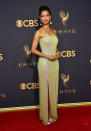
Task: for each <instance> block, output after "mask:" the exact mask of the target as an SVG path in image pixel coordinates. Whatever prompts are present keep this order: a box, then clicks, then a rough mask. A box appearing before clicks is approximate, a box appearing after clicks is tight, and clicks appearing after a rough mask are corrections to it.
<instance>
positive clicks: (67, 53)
mask: <svg viewBox="0 0 91 131" xmlns="http://www.w3.org/2000/svg"><path fill="white" fill-rule="evenodd" d="M61 56H62V57H75V50H72V51H70V50H68V51H62V52H61Z"/></svg>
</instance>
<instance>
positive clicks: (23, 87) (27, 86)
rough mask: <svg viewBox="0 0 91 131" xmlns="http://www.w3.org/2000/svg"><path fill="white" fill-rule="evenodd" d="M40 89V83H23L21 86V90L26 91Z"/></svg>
mask: <svg viewBox="0 0 91 131" xmlns="http://www.w3.org/2000/svg"><path fill="white" fill-rule="evenodd" d="M37 88H39V83H27V84H26V83H21V84H20V89H21V90H26V89H29V90H31V89H37Z"/></svg>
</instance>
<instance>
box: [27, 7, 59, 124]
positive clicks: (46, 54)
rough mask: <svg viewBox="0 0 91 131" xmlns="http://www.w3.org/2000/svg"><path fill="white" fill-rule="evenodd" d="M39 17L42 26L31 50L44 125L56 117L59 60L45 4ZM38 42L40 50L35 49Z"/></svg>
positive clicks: (50, 16)
mask: <svg viewBox="0 0 91 131" xmlns="http://www.w3.org/2000/svg"><path fill="white" fill-rule="evenodd" d="M39 17H40V22H41V23H42V27H41V28H40V29H38V30H37V31H36V32H35V34H34V38H33V42H32V46H31V50H30V51H28V52H27V53H28V54H30V53H31V52H32V53H33V54H35V55H38V56H39V60H38V65H37V67H38V75H39V102H40V120H42V123H43V124H44V125H48V124H51V123H52V122H54V121H56V120H57V119H58V116H57V101H58V85H59V61H58V57H60V55H61V54H60V52H59V51H58V49H57V44H58V37H57V32H56V30H55V29H52V28H50V22H51V18H52V15H51V11H50V9H49V7H47V6H44V5H43V6H41V7H40V8H39ZM38 42H39V44H40V47H41V52H40V51H38V50H37V46H38Z"/></svg>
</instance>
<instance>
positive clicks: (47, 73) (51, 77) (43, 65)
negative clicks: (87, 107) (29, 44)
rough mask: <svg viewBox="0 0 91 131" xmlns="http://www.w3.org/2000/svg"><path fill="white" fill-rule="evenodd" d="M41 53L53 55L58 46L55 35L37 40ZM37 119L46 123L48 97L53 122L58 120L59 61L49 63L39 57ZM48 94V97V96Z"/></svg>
mask: <svg viewBox="0 0 91 131" xmlns="http://www.w3.org/2000/svg"><path fill="white" fill-rule="evenodd" d="M39 44H40V47H41V51H42V53H45V54H47V55H55V54H56V48H57V44H58V37H57V36H56V35H47V36H44V37H41V38H40V39H39ZM37 67H38V76H39V110H40V111H39V117H40V120H42V122H43V123H44V124H46V123H47V122H48V97H49V100H50V105H51V114H52V118H53V119H54V120H57V119H58V114H57V102H58V86H59V61H58V59H56V60H54V61H50V60H48V59H47V58H43V57H39V60H38V65H37ZM48 92H49V95H48Z"/></svg>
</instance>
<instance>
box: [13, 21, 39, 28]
mask: <svg viewBox="0 0 91 131" xmlns="http://www.w3.org/2000/svg"><path fill="white" fill-rule="evenodd" d="M16 26H17V27H22V26H24V27H34V26H38V20H23V21H22V20H17V21H16Z"/></svg>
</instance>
